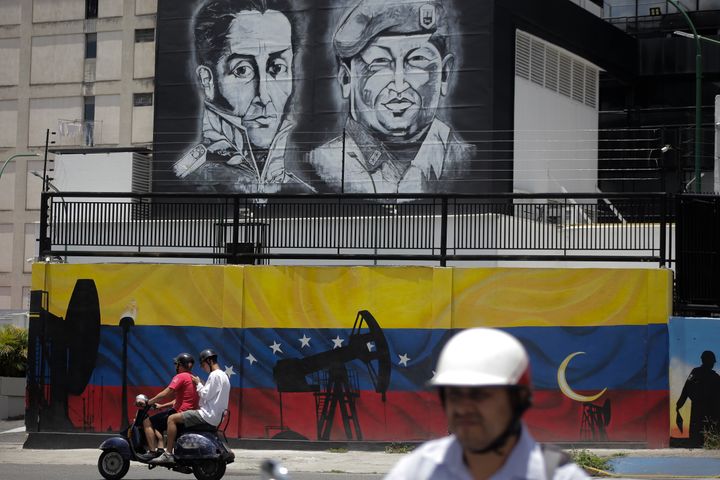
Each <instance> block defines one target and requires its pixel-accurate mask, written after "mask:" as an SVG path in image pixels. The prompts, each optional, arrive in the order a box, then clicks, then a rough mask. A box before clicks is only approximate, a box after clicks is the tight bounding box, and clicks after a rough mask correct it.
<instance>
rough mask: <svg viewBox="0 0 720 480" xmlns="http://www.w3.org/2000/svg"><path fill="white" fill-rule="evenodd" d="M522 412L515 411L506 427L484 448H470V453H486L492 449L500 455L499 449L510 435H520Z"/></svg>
mask: <svg viewBox="0 0 720 480" xmlns="http://www.w3.org/2000/svg"><path fill="white" fill-rule="evenodd" d="M521 416H522V414H520V415H518V414H517V413H516V414H514V415H513V417H512V418H511V419H510V422H509V423H508V426H507V428H506V429H505V430H504V431H503V433H501V434H500V435H498V437H497V438H496V439H495V440H493V441H492V443H490V445H488V446H487V447H485V448H480V449H478V450H470V451H471V452H472V453H488V452H492V451H494V452H495V453H497V454H498V455H501V452H500V449H501V448H502V447H504V446H505V444H506V443H507V441H508V440H509V439H510V438H511V437H516V436H519V435H520V417H521Z"/></svg>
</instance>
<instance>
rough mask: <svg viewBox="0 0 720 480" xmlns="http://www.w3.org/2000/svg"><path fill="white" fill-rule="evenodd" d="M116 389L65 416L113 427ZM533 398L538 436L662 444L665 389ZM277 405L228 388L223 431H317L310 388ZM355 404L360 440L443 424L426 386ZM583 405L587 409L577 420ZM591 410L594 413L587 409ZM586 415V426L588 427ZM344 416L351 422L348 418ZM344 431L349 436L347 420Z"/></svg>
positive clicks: (150, 391)
mask: <svg viewBox="0 0 720 480" xmlns="http://www.w3.org/2000/svg"><path fill="white" fill-rule="evenodd" d="M158 391H159V389H158V388H157V387H152V388H147V387H128V412H129V416H130V417H133V416H134V414H135V410H136V409H135V406H134V405H133V404H132V402H133V400H134V398H135V395H137V394H139V393H145V394H146V395H154V394H156V393H157V392H158ZM120 395H121V389H120V387H103V388H100V387H96V386H92V385H91V386H89V387H88V388H87V389H86V391H85V393H84V394H83V395H82V396H78V397H70V399H69V415H70V420H71V421H72V423H73V425H75V427H77V428H78V429H85V430H88V431H101V432H107V431H117V430H118V429H119V426H120V423H121V422H120ZM533 399H534V404H535V406H534V407H533V408H532V409H531V410H530V411H529V412H528V413H527V414H526V417H525V418H526V421H527V423H528V425H529V426H530V428H531V430H532V432H533V434H534V435H535V436H536V438H537V439H538V440H540V441H545V442H581V441H596V442H598V441H609V442H643V443H647V445H648V447H651V448H658V447H664V446H667V445H668V440H669V418H670V415H669V410H668V405H669V396H668V392H667V391H616V392H606V393H605V394H604V395H603V396H602V397H601V398H600V399H599V400H597V401H595V402H594V404H596V405H597V406H598V408H597V409H593V408H592V407H585V406H584V404H582V403H580V402H577V401H574V400H570V399H569V398H567V397H566V396H565V395H563V394H562V393H561V392H559V391H536V392H535V393H534V396H533ZM606 400H609V402H610V417H609V423H608V424H607V425H606V426H604V425H603V426H604V428H605V434H606V438H605V439H603V438H602V437H601V432H600V427H599V426H598V424H597V422H598V421H600V422H602V421H604V420H605V419H606V417H603V416H602V413H603V411H602V406H603V405H604V404H605V401H606ZM280 406H281V402H280V395H279V394H278V392H277V391H276V390H274V389H245V390H241V389H238V388H234V389H232V391H231V395H230V423H229V426H228V429H227V434H228V436H229V437H233V438H237V437H242V438H273V437H274V436H275V435H277V434H278V433H280V432H281V431H284V430H291V431H292V432H295V433H297V434H299V435H301V436H303V437H306V438H308V439H310V440H316V439H317V438H318V432H317V420H316V419H317V409H316V407H317V405H316V398H315V396H314V395H313V394H312V393H285V394H283V395H282V420H281V408H280ZM356 407H357V417H358V421H359V424H360V430H361V432H362V435H363V440H375V441H413V440H425V439H429V438H434V437H438V436H442V435H444V434H446V432H447V430H446V423H445V418H444V415H443V413H442V410H441V407H440V402H439V400H438V398H437V395H436V394H435V393H434V392H430V391H428V392H388V393H387V398H386V401H385V402H383V401H382V398H381V396H380V395H379V394H377V393H374V392H367V391H363V392H360V397H359V398H358V400H357V402H356ZM339 408H340V407H339V406H338V408H337V410H339ZM584 408H586V409H588V411H586V413H587V414H588V416H587V417H586V418H585V422H584V421H583V409H584ZM590 410H598V411H597V412H592V411H590ZM593 413H596V414H597V415H596V416H594V417H593V416H592V414H593ZM598 415H599V416H598ZM593 421H595V424H594V425H595V427H594V431H593V428H592V427H590V424H591V423H592V422H593ZM350 424H351V426H352V421H351V423H350ZM352 436H353V438H356V437H355V429H354V428H352ZM330 439H331V440H345V439H347V437H346V433H345V429H344V426H343V420H342V417H341V415H340V413H339V411H336V413H335V416H334V418H333V421H332V430H331V435H330ZM593 439H594V440H593Z"/></svg>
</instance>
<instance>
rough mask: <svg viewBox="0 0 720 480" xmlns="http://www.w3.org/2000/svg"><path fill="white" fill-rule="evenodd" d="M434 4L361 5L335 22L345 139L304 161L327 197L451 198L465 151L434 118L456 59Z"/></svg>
mask: <svg viewBox="0 0 720 480" xmlns="http://www.w3.org/2000/svg"><path fill="white" fill-rule="evenodd" d="M443 5H444V4H443V3H442V2H440V1H438V0H434V1H427V2H423V1H417V0H385V1H383V0H361V1H360V2H359V3H358V4H357V5H355V6H354V7H352V8H351V9H349V11H348V12H347V13H346V14H345V15H344V16H343V18H342V20H341V21H340V23H339V25H338V27H337V30H336V32H335V35H334V37H333V48H334V51H335V54H336V56H337V59H338V63H339V67H338V76H337V80H338V83H339V87H340V92H341V94H342V97H343V99H345V101H346V102H347V103H348V111H349V117H348V118H347V122H346V124H345V127H344V133H345V134H344V135H343V136H339V137H337V138H334V139H332V140H330V141H329V142H327V143H325V144H324V145H321V146H319V147H318V148H316V149H315V150H313V151H312V152H311V153H310V154H309V162H310V164H311V165H312V166H313V167H314V169H315V171H316V172H317V174H318V176H319V177H320V178H321V179H322V180H323V181H324V182H325V183H326V184H327V185H328V186H329V187H330V189H332V190H335V191H344V192H361V193H422V192H442V191H453V190H455V186H456V185H457V184H458V183H457V182H459V181H461V180H462V178H463V176H464V175H466V174H467V172H468V168H469V167H468V164H469V162H470V160H471V158H472V155H473V151H472V148H471V146H470V145H469V144H467V143H464V142H463V141H462V140H461V138H460V137H459V136H458V135H457V134H456V133H455V132H454V131H453V129H452V128H451V127H450V125H448V124H447V123H446V122H445V121H442V120H440V119H439V118H437V116H436V114H437V112H438V108H439V107H440V106H441V104H442V101H443V98H444V97H446V96H447V95H448V90H449V88H450V76H451V74H452V72H453V68H454V65H455V60H456V59H455V57H454V55H453V53H452V51H451V50H450V32H449V26H448V16H447V12H446V11H445V8H447V7H444V6H443ZM445 5H447V4H445Z"/></svg>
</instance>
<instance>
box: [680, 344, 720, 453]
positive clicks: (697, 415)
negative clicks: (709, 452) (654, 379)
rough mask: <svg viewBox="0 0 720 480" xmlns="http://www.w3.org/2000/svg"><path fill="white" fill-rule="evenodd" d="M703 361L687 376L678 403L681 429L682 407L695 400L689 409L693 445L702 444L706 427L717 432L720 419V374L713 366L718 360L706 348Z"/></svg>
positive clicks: (702, 356) (689, 430)
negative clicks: (688, 401)
mask: <svg viewBox="0 0 720 480" xmlns="http://www.w3.org/2000/svg"><path fill="white" fill-rule="evenodd" d="M700 360H701V362H702V365H700V366H699V367H695V368H693V369H692V371H691V372H690V375H688V378H687V380H685V386H683V389H682V393H681V394H680V398H678V401H677V404H676V411H677V424H678V427H679V428H680V430H681V431H682V423H683V422H682V417H680V408H682V406H683V405H685V401H687V399H688V398H689V399H690V401H691V402H692V405H691V410H690V427H689V429H688V433H689V435H690V446H692V447H702V446H703V443H704V434H703V432H704V431H710V430H714V431H716V432H718V422H719V421H720V375H718V374H717V372H715V370H713V366H714V365H715V363H716V359H715V354H714V353H713V352H711V351H710V350H705V351H704V352H703V353H702V355H700Z"/></svg>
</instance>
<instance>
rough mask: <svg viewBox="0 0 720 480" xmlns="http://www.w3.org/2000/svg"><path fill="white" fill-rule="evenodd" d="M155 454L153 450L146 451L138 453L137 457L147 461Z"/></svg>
mask: <svg viewBox="0 0 720 480" xmlns="http://www.w3.org/2000/svg"><path fill="white" fill-rule="evenodd" d="M155 457H156V455H155V454H154V452H147V453H138V454H137V458H138V459H139V460H140V461H142V462H149V461H150V460H152V459H153V458H155Z"/></svg>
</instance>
